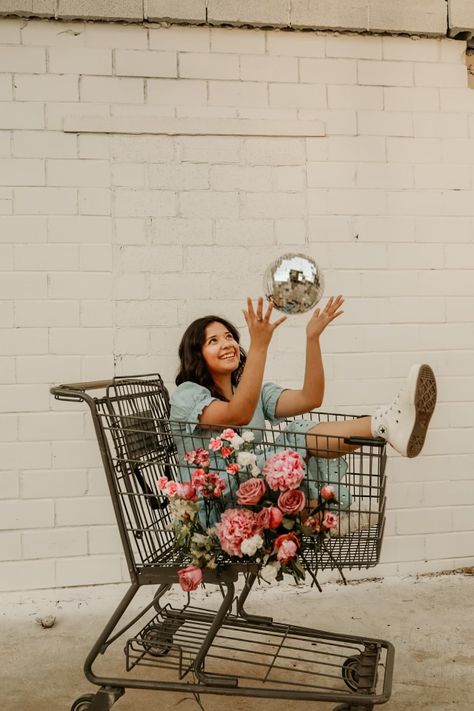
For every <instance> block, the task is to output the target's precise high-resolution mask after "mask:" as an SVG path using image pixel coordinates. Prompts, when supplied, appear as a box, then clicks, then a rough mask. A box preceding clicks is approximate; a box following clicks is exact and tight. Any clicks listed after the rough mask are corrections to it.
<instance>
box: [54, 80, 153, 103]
mask: <svg viewBox="0 0 474 711" xmlns="http://www.w3.org/2000/svg"><path fill="white" fill-rule="evenodd" d="M80 94H81V101H109V102H116V103H123V104H141V103H143V101H144V83H143V79H129V78H123V77H82V78H81V87H80ZM63 99H64V97H63Z"/></svg>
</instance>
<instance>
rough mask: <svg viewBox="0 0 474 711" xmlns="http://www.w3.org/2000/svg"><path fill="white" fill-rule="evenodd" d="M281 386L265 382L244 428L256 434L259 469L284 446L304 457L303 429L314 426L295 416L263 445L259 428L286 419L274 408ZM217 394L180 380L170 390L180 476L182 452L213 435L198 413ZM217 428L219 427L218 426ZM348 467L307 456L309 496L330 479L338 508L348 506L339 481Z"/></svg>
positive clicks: (185, 472)
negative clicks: (252, 413)
mask: <svg viewBox="0 0 474 711" xmlns="http://www.w3.org/2000/svg"><path fill="white" fill-rule="evenodd" d="M283 390H284V388H282V387H281V386H280V385H277V384H276V383H270V382H267V383H264V384H263V387H262V390H261V392H260V397H259V400H258V403H257V407H256V408H255V412H254V415H253V417H252V419H251V421H250V422H249V423H248V425H246V426H245V427H244V428H243V429H244V430H251V431H252V432H253V433H254V435H255V440H254V445H255V454H256V456H257V466H258V467H259V468H260V469H262V468H263V465H264V464H265V459H268V458H269V457H270V456H271V455H272V454H274V453H275V452H281V451H283V450H284V449H293V450H295V451H297V452H298V453H299V454H300V455H301V456H302V457H303V458H305V457H306V456H307V454H308V451H307V447H306V433H307V432H308V431H309V430H311V429H312V428H313V427H314V426H315V422H314V421H312V420H304V419H295V420H290V421H287V422H286V424H285V426H284V429H282V431H280V432H279V433H278V434H276V436H274V435H273V434H272V436H271V438H270V439H269V440H268V439H267V443H266V444H265V445H264V446H261V447H259V444H261V443H262V430H264V429H265V428H266V422H270V424H272V425H277V424H279V423H282V422H285V419H284V418H279V417H276V414H275V411H276V406H277V402H278V398H279V397H280V395H281V393H282V392H283ZM215 399H216V398H215V397H214V396H213V395H212V394H211V392H210V390H208V388H205V387H203V386H202V385H198V384H197V383H193V382H191V381H186V382H184V383H181V385H179V386H178V387H177V388H176V390H175V391H174V392H173V394H172V395H171V398H170V404H171V412H170V425H171V429H172V431H173V432H174V433H175V434H176V437H175V440H176V446H177V450H178V460H179V462H180V474H181V480H182V481H185V480H189V479H190V475H191V469H190V468H188V467H187V466H186V464H183V462H184V459H183V457H184V453H185V452H186V451H190V450H193V449H198V448H199V447H202V448H204V449H206V448H207V446H208V444H209V439H210V437H212V436H215V435H216V432H213V431H212V430H210V429H209V428H206V429H203V428H200V427H199V416H200V415H201V414H202V411H203V410H204V408H205V407H207V405H209V404H210V403H211V402H213V400H215ZM217 432H220V429H219V430H217ZM211 464H212V466H213V467H215V468H216V469H219V468H220V469H222V460H220V463H219V462H218V461H217V457H216V455H214V454H212V453H211ZM346 471H347V462H346V461H345V459H343V458H338V459H326V458H319V457H310V458H309V461H308V463H307V477H306V481H305V489H306V492H307V496H308V498H310V499H317V497H318V494H319V489H320V487H321V486H322V484H323V483H331V484H333V485H334V486H335V489H336V498H337V499H338V501H339V503H340V506H341V508H347V507H349V505H350V503H351V499H350V495H349V492H348V490H347V489H346V487H344V486H342V485H341V481H342V479H343V478H344V476H345V474H346Z"/></svg>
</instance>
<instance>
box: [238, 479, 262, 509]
mask: <svg viewBox="0 0 474 711" xmlns="http://www.w3.org/2000/svg"><path fill="white" fill-rule="evenodd" d="M264 493H265V482H264V481H263V479H247V481H244V482H243V483H242V484H241V485H240V486H239V488H238V490H237V503H238V504H241V505H242V506H255V505H256V504H258V502H259V501H260V499H261V498H262V496H263V495H264Z"/></svg>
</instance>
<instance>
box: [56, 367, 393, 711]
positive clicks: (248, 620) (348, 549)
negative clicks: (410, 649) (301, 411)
mask: <svg viewBox="0 0 474 711" xmlns="http://www.w3.org/2000/svg"><path fill="white" fill-rule="evenodd" d="M92 390H96V391H97V390H102V392H101V393H100V396H99V397H94V396H93V395H91V394H90V391H92ZM51 392H52V394H53V395H54V397H55V398H56V399H58V400H64V401H76V402H77V401H82V402H85V403H87V405H88V406H89V408H90V410H91V414H92V419H93V424H94V428H95V433H96V436H97V441H98V444H99V449H100V453H101V457H102V462H103V465H104V469H105V474H106V477H107V482H108V487H109V491H110V495H111V499H112V504H113V508H114V511H115V516H116V519H117V525H118V529H119V533H120V537H121V541H122V544H123V550H124V554H125V559H126V562H127V565H128V570H129V573H130V578H131V585H130V587H129V589H128V591H127V592H126V594H125V596H124V597H123V599H122V600H121V602H120V604H119V605H118V607H117V609H116V610H115V612H114V613H113V615H112V617H111V618H110V620H109V622H108V623H107V625H106V626H105V628H104V630H103V632H102V633H101V634H100V636H99V638H98V639H97V641H96V642H95V644H94V646H93V648H92V650H91V651H90V653H89V655H88V657H87V659H86V662H85V667H84V671H85V675H86V677H87V679H88V680H89V681H90V682H92V683H93V684H95V685H97V686H98V687H99V690H98V691H97V693H96V694H85V695H83V696H81V697H79V698H78V699H76V701H75V702H74V703H73V704H72V707H71V711H108V710H109V709H110V708H111V707H112V706H113V704H114V703H115V702H116V701H117V700H118V699H119V698H120V696H122V694H123V693H124V691H125V689H153V690H160V691H168V692H181V693H183V692H184V693H190V694H194V695H195V696H196V697H197V698H199V696H200V695H201V694H219V695H225V696H231V697H232V696H245V697H260V698H274V699H292V700H303V701H329V702H335V703H337V704H338V706H337V707H336V708H337V709H338V711H369V710H370V709H373V707H374V706H375V705H377V704H383V703H385V702H386V701H387V700H388V699H389V697H390V693H391V684H392V674H393V663H394V649H393V646H392V645H391V644H390V643H389V642H387V641H384V640H380V639H373V638H368V637H360V636H354V635H349V634H335V633H330V632H325V631H322V630H317V629H310V628H305V627H301V626H296V625H292V624H286V623H280V622H275V621H273V619H272V618H271V617H264V616H260V615H254V614H249V613H248V612H247V610H246V608H245V605H246V602H247V598H248V596H249V593H250V591H251V589H252V586H253V585H254V583H255V581H256V580H257V578H258V573H259V570H258V566H257V565H255V563H246V562H245V559H243V558H240V559H239V558H235V557H234V558H232V557H230V556H228V555H227V554H223V553H222V551H220V553H219V557H218V561H217V562H218V565H217V567H216V568H215V569H214V570H210V569H205V570H204V582H205V583H206V584H209V585H213V586H219V588H220V591H221V592H222V601H221V602H220V605H219V606H218V608H217V609H210V608H211V604H209V609H208V608H207V606H206V607H205V608H203V607H197V606H195V605H193V604H191V598H192V595H191V596H190V595H189V594H187V595H184V594H182V597H183V601H182V602H179V603H178V604H176V603H175V602H174V601H175V600H176V599H179V597H180V596H179V595H177V593H176V590H178V591H179V592H180V589H179V586H176V583H177V581H178V576H177V571H178V570H179V569H181V568H183V567H184V566H186V565H187V564H188V563H189V555H188V554H187V553H186V551H185V550H183V549H180V548H178V547H177V546H176V540H175V535H174V532H173V527H172V521H171V515H170V507H169V501H168V499H167V497H166V496H165V495H164V494H163V492H162V491H161V490H160V488H159V487H158V486H157V481H158V480H159V479H160V478H161V477H164V476H166V477H167V478H168V480H173V479H174V480H177V479H178V480H179V478H180V477H182V476H183V461H182V457H181V456H179V457H178V452H182V451H183V448H185V449H186V450H189V449H190V447H192V448H196V447H199V446H202V441H203V440H202V435H198V434H197V433H196V431H194V432H191V430H192V428H191V427H186V426H184V427H183V426H182V425H180V427H178V428H177V427H176V426H172V425H173V423H170V421H169V398H168V392H167V390H166V388H165V387H164V385H163V381H162V379H161V378H160V376H159V375H143V376H135V377H120V378H114V379H113V380H110V381H100V382H92V383H76V384H72V385H60V386H57V387H53V388H52V389H51ZM307 417H308V418H310V419H313V420H314V421H315V422H317V421H328V420H341V419H350V418H352V415H339V414H337V415H336V414H325V413H309V414H308V415H307ZM175 424H176V423H175ZM284 428H285V424H283V425H282V426H281V425H280V426H274V427H272V428H268V429H266V430H264V431H262V432H260V435H261V439H262V442H261V444H260V445H259V446H260V448H261V450H262V449H263V451H264V452H266V453H268V454H271V453H274V452H275V451H277V450H278V448H281V447H282V446H283V445H282V444H281V439H282V438H281V433H282V432H284ZM180 437H183V440H182V441H181V442H180V441H179V438H180ZM344 441H345V442H346V443H347V442H350V443H353V444H356V445H357V446H358V448H357V449H356V450H354V451H351V452H350V453H348V454H345V455H344V458H343V459H341V461H344V463H345V464H344V476H343V480H342V481H341V482H340V483H337V482H336V484H335V486H336V488H337V487H338V486H339V485H340V486H341V487H343V488H344V493H345V497H346V504H345V505H346V506H348V503H347V499H348V498H349V500H350V514H349V513H347V512H346V511H344V510H341V511H339V514H340V518H341V520H345V528H344V531H342V530H341V531H340V532H339V535H338V532H337V531H335V532H334V535H331V536H330V537H327V538H325V539H324V542H323V544H322V545H318V546H315V545H314V541H313V539H311V540H310V539H308V540H305V541H304V542H303V545H302V547H301V550H300V551H299V558H300V562H301V564H302V567H303V568H304V570H305V571H306V572H307V573H308V576H309V579H310V580H311V582H312V584H315V585H318V586H319V583H318V580H317V575H318V574H319V573H320V572H321V571H324V570H335V569H337V570H339V572H340V574H341V576H343V569H363V568H370V567H372V566H374V565H376V564H377V562H378V559H379V555H380V548H381V543H382V538H383V528H384V509H385V462H386V456H385V447H384V442H383V441H382V440H372V439H368V440H365V439H354V440H344ZM341 443H342V440H341ZM331 447H332V449H333V448H334V442H333V441H332V444H331ZM310 470H311V468H310V467H308V471H310ZM316 483H317V484H318V485H321V484H323V483H324V481H320V482H316ZM341 491H342V488H341ZM342 498H343V497H342ZM367 522H368V523H367ZM236 583H237V584H238V588H239V592H238V593H236ZM145 585H148V586H150V585H151V586H158V587H157V589H156V591H155V592H154V594H153V595H152V596H151V598H152V599H151V601H150V600H149V599H148V600H147V604H145V606H144V608H143V609H140V612H139V613H138V614H135V616H134V617H133V619H128V618H127V614H126V613H127V610H128V608H129V606H130V605H131V603H132V600H133V598H134V597H135V595H136V593H137V592H138V590H139V589H140V588H141V587H142V586H145ZM210 597H212V596H210ZM214 598H215V596H214ZM219 599H220V598H219ZM128 615H130V612H129V613H128ZM125 618H127V619H125ZM114 643H117V645H123V647H124V662H125V664H124V666H125V669H126V671H127V672H128V674H127V675H126V676H124V675H122V676H118V677H117V676H107V675H103V674H102V673H97V672H95V671H93V670H92V667H93V665H95V664H96V660H97V658H98V657H99V656H100V655H106V653H108V652H109V650H111V649H112V648H113V647H114ZM115 648H116V645H115ZM97 663H98V662H97ZM101 666H102V664H101ZM122 668H123V667H122ZM132 670H133V672H134V674H133V675H132V674H131V672H132Z"/></svg>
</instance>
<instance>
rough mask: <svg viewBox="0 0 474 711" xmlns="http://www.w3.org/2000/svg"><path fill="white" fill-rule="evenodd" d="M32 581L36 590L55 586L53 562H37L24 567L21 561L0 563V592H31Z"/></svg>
mask: <svg viewBox="0 0 474 711" xmlns="http://www.w3.org/2000/svg"><path fill="white" fill-rule="evenodd" d="M32 580H34V586H35V588H36V589H40V588H51V587H54V585H55V561H54V560H37V561H31V562H29V563H28V565H25V563H24V562H23V561H13V562H9V563H0V589H1V590H31V581H32Z"/></svg>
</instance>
